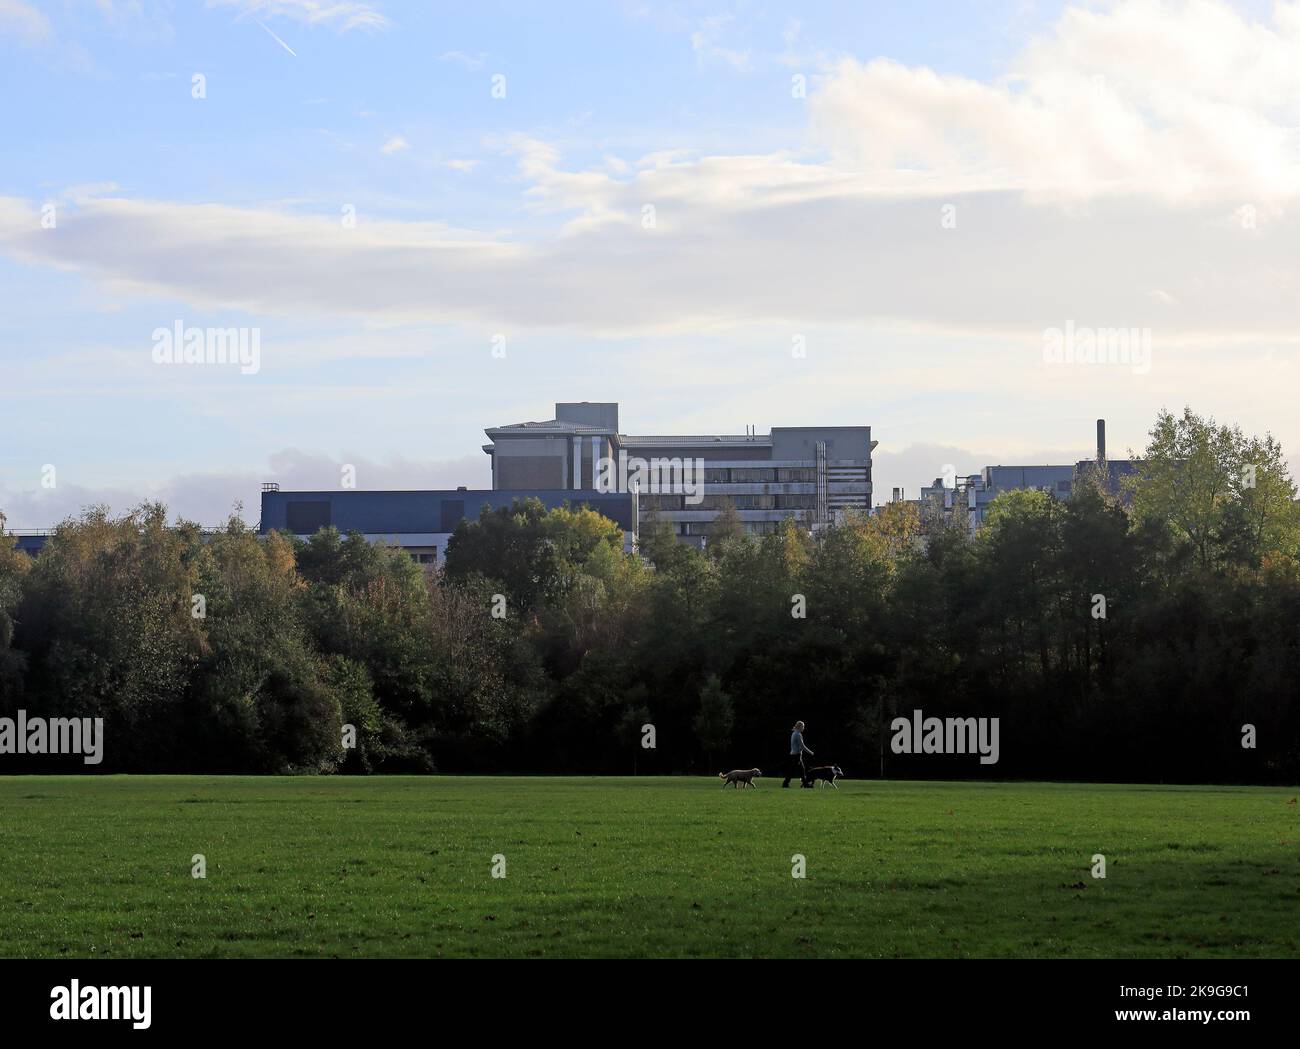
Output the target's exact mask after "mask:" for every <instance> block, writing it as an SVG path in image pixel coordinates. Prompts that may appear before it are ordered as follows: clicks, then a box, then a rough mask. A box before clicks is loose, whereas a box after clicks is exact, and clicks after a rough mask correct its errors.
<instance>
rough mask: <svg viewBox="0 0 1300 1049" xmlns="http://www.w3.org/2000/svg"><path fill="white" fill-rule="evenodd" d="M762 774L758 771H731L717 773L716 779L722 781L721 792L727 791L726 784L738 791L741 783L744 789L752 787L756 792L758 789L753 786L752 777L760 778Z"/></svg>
mask: <svg viewBox="0 0 1300 1049" xmlns="http://www.w3.org/2000/svg"><path fill="white" fill-rule="evenodd" d="M762 774H763V773H762V771H761V770H759V769H732V770H731V771H730V772H719V773H718V779H720V780H722V789H723V790H726V789H727V784H728V783H730V784H731V785H732V786H733V787H735V788H736V789H737V790H739V789H740V785H741V784H742V783H743V784H744V785H745V786H746V787H754V789H755V790H757V789H758V788H757V787H755V786H754V777H755V776H761V775H762Z"/></svg>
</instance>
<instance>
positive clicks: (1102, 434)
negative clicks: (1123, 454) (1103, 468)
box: [1097, 419, 1106, 463]
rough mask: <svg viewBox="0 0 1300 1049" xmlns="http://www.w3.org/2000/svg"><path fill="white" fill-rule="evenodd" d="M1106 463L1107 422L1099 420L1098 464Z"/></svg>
mask: <svg viewBox="0 0 1300 1049" xmlns="http://www.w3.org/2000/svg"><path fill="white" fill-rule="evenodd" d="M1105 461H1106V420H1105V419H1098V420H1097V462H1099V463H1104V462H1105Z"/></svg>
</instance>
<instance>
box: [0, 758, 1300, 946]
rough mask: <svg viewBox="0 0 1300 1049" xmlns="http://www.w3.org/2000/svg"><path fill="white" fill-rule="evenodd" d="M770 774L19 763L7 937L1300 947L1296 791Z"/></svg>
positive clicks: (4, 805)
mask: <svg viewBox="0 0 1300 1049" xmlns="http://www.w3.org/2000/svg"><path fill="white" fill-rule="evenodd" d="M759 783H760V784H761V785H760V786H759V788H758V789H757V790H742V791H735V790H731V789H728V790H726V791H723V790H720V789H719V786H718V782H717V780H712V781H710V780H705V779H684V778H659V779H645V778H643V779H524V778H448V777H433V778H419V777H379V778H371V779H361V778H355V779H354V778H344V777H336V778H329V777H317V778H306V777H303V778H253V777H190V776H175V777H171V776H164V777H152V776H150V777H106V778H105V777H94V778H92V777H84V778H77V777H53V776H42V777H34V776H33V777H26V776H25V777H5V778H0V955H3V956H8V957H34V956H50V957H113V958H118V957H130V956H144V957H173V956H175V957H212V956H216V957H236V956H238V957H267V956H309V957H354V956H426V957H427V956H433V957H437V956H447V957H457V956H479V957H499V956H523V957H529V956H532V957H552V956H601V957H608V956H619V957H621V956H632V957H641V956H664V957H683V956H705V957H714V956H729V957H731V956H735V957H757V956H779V957H789V956H795V957H799V956H809V957H813V956H816V957H849V956H854V957H895V956H903V957H915V956H925V957H929V956H939V957H950V956H974V957H989V956H1031V957H1175V956H1177V957H1236V956H1269V957H1295V956H1297V953H1298V952H1297V941H1298V940H1300V811H1298V806H1297V805H1296V804H1295V802H1294V800H1293V799H1294V798H1295V796H1296V791H1295V790H1294V789H1273V788H1251V787H1243V788H1238V787H1131V786H1105V785H1103V786H1089V785H1072V784H1005V783H918V782H879V781H854V780H850V781H848V782H846V783H843V784H841V788H840V790H838V791H834V790H824V789H817V790H798V789H794V788H792V789H790V790H781V789H780V787H779V784H775V783H774V781H773V780H771V779H765V780H760V781H759ZM195 853H202V854H203V855H204V856H205V857H206V860H207V877H206V879H203V880H198V879H195V878H193V877H191V873H190V868H191V857H192V856H193V855H194V854H195ZM498 853H500V854H503V855H504V856H505V861H506V877H505V878H493V877H492V863H493V856H494V855H496V854H498ZM795 853H800V854H802V855H803V856H804V857H806V862H807V877H806V878H804V879H802V880H801V879H795V878H792V877H791V857H792V856H793V855H794V854H795ZM1094 853H1102V854H1104V855H1105V857H1106V878H1105V879H1104V880H1101V879H1094V878H1093V877H1092V874H1091V866H1092V856H1093V854H1094Z"/></svg>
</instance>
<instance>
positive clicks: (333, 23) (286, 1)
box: [207, 0, 390, 31]
mask: <svg viewBox="0 0 1300 1049" xmlns="http://www.w3.org/2000/svg"><path fill="white" fill-rule="evenodd" d="M207 3H208V6H209V7H233V8H237V9H238V10H239V14H240V16H241V17H242V16H244V15H251V16H256V17H261V18H266V19H274V18H287V19H290V20H292V21H295V22H302V23H305V24H306V25H313V26H315V25H322V26H328V27H330V28H332V29H337V30H340V31H346V30H349V29H386V28H387V27H388V26H389V25H390V22H389V20H388V18H387V17H386V16H385V15H384V14H383V13H382V12H381V11H380V10H379V9H378V8H377V7H375V6H374V5H373V4H366V3H360V2H357V0H207Z"/></svg>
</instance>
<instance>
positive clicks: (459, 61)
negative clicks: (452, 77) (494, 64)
mask: <svg viewBox="0 0 1300 1049" xmlns="http://www.w3.org/2000/svg"><path fill="white" fill-rule="evenodd" d="M438 61H439V62H452V63H455V64H456V65H458V66H461V67H462V68H464V69H468V70H469V71H470V72H474V71H475V70H479V69H482V68H483V66H484V65H485V64H486V63H487V55H485V54H484V53H483V52H482V51H480V52H478V53H477V54H473V55H468V54H466V53H465V52H464V51H444V52H443V53H442V54H440V55H439V56H438Z"/></svg>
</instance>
